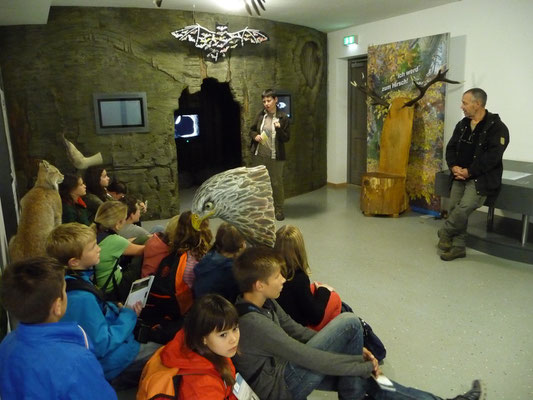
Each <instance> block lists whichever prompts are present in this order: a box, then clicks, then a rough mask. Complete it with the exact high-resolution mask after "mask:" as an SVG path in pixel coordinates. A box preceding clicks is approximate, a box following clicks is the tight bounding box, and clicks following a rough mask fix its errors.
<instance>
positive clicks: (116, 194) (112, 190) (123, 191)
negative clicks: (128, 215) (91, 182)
mask: <svg viewBox="0 0 533 400" xmlns="http://www.w3.org/2000/svg"><path fill="white" fill-rule="evenodd" d="M107 193H109V195H110V196H111V197H112V198H113V199H114V200H121V199H122V198H124V196H126V195H127V194H128V188H127V186H126V184H125V183H124V182H121V181H117V180H116V179H113V180H112V181H111V183H110V184H109V186H108V187H107Z"/></svg>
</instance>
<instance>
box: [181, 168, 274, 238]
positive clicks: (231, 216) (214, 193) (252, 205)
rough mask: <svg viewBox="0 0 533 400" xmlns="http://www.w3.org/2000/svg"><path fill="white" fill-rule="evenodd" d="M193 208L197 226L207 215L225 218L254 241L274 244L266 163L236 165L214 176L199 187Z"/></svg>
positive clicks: (271, 207)
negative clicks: (253, 165)
mask: <svg viewBox="0 0 533 400" xmlns="http://www.w3.org/2000/svg"><path fill="white" fill-rule="evenodd" d="M191 211H192V213H193V215H192V224H193V227H194V228H195V229H199V227H200V224H201V223H202V221H203V220H204V219H206V218H221V219H223V220H224V221H226V222H228V223H230V224H232V225H233V226H235V227H236V228H237V229H238V230H239V231H240V232H241V233H242V234H243V236H244V237H245V239H246V240H247V241H249V242H250V243H252V244H254V245H264V246H269V247H274V243H275V241H276V228H275V225H274V201H273V198H272V186H271V184H270V176H269V175H268V171H267V169H266V167H265V166H264V165H260V166H258V167H254V168H246V167H239V168H234V169H230V170H227V171H224V172H221V173H219V174H216V175H214V176H212V177H211V178H209V179H208V180H206V181H205V182H204V183H202V185H201V186H200V187H199V188H198V190H197V191H196V193H195V195H194V198H193V201H192V207H191Z"/></svg>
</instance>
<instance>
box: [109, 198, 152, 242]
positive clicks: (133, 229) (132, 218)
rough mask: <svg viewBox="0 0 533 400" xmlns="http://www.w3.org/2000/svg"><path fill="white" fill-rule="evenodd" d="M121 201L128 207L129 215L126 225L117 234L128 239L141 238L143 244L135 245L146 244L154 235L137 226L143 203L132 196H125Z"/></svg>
mask: <svg viewBox="0 0 533 400" xmlns="http://www.w3.org/2000/svg"><path fill="white" fill-rule="evenodd" d="M120 201H122V202H123V203H124V204H126V205H127V206H128V213H127V214H126V223H125V224H124V225H123V226H122V228H121V229H120V230H119V231H118V232H117V233H118V234H119V235H120V236H122V237H124V238H126V239H132V238H140V239H141V240H142V243H139V242H135V243H137V244H144V242H146V240H148V238H149V237H150V236H152V234H151V233H150V232H148V231H147V230H146V229H144V228H143V227H142V226H139V225H137V223H139V221H140V219H141V211H142V210H141V203H140V202H139V200H137V198H135V197H133V196H131V195H125V196H124V197H122V198H121V199H120Z"/></svg>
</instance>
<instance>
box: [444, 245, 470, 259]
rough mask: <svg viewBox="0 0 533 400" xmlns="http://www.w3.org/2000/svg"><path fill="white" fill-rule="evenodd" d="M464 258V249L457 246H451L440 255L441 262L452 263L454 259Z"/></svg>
mask: <svg viewBox="0 0 533 400" xmlns="http://www.w3.org/2000/svg"><path fill="white" fill-rule="evenodd" d="M463 257H466V248H464V247H459V246H452V247H451V248H450V250H448V251H445V252H444V253H442V254H441V255H440V259H441V260H443V261H452V260H455V259H456V258H463Z"/></svg>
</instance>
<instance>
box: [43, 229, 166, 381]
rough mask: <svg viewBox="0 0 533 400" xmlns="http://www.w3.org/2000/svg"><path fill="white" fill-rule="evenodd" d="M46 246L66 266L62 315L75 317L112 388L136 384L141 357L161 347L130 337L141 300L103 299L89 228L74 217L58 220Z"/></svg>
mask: <svg viewBox="0 0 533 400" xmlns="http://www.w3.org/2000/svg"><path fill="white" fill-rule="evenodd" d="M46 251H47V253H48V255H50V256H52V257H55V258H57V259H58V260H59V262H61V263H63V264H65V265H67V275H66V277H65V278H66V282H67V296H68V301H69V307H68V309H67V312H66V314H65V317H64V320H65V321H74V322H77V323H78V324H80V325H81V326H82V327H83V329H85V331H86V332H87V334H88V336H89V338H90V339H91V341H92V342H93V344H94V352H95V354H96V357H97V358H98V361H100V363H101V364H102V367H103V369H104V373H105V377H106V378H107V379H108V380H109V381H110V382H111V384H112V385H113V386H114V387H115V389H117V390H122V389H126V388H128V387H134V386H136V385H137V384H138V381H139V377H140V374H141V372H142V368H143V366H144V364H145V362H146V361H147V360H148V359H149V358H150V356H151V355H152V353H153V352H154V351H155V350H156V349H157V348H159V347H160V346H159V345H158V344H156V343H152V342H149V343H144V344H140V343H139V342H137V341H136V340H135V338H134V335H133V330H134V328H135V325H136V323H137V316H138V315H139V314H140V312H141V308H142V306H141V303H140V302H138V303H137V304H135V306H134V307H133V309H130V308H127V307H123V306H122V305H121V304H120V303H118V304H115V303H113V302H106V301H105V300H104V296H103V294H102V292H101V291H100V290H99V289H98V288H97V287H96V286H95V285H94V284H93V283H92V281H91V276H92V275H93V266H94V265H95V264H98V262H99V261H100V247H99V246H98V244H96V234H95V232H94V230H92V229H91V228H89V227H88V226H85V225H82V224H78V223H76V222H72V223H69V224H63V225H59V226H57V227H56V228H54V229H53V230H52V232H51V233H50V235H49V237H48V240H47V245H46ZM70 289H72V290H70Z"/></svg>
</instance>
